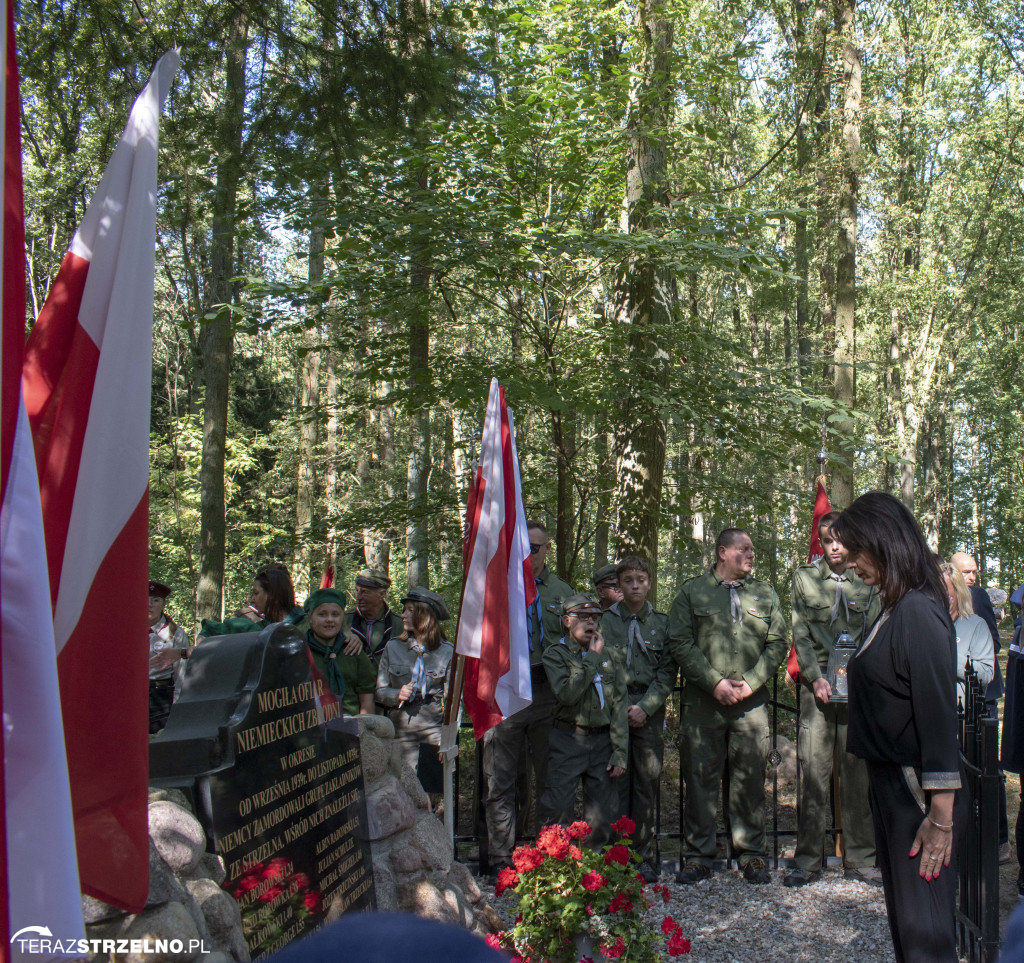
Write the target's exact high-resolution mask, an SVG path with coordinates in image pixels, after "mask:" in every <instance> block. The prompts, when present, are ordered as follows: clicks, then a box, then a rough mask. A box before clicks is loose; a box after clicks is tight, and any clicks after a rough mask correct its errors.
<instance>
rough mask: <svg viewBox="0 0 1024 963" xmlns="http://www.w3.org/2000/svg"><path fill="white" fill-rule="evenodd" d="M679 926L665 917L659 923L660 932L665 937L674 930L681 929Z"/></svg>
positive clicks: (668, 917)
mask: <svg viewBox="0 0 1024 963" xmlns="http://www.w3.org/2000/svg"><path fill="white" fill-rule="evenodd" d="M681 928H682V927H680V925H679V924H678V923H677V922H676V921H675V920H674V919H672V917H671V916H666V917H665V918H664V919H663V920H662V921H661V932H662V933H664V934H665V935H666V936H671V935H672V934H673V933H674V932H675V931H676V930H678V929H681Z"/></svg>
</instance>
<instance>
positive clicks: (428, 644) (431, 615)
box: [405, 601, 441, 652]
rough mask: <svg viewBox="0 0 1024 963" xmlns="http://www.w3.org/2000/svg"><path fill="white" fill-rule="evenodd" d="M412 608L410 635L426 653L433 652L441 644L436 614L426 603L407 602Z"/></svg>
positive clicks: (439, 625) (439, 626)
mask: <svg viewBox="0 0 1024 963" xmlns="http://www.w3.org/2000/svg"><path fill="white" fill-rule="evenodd" d="M405 604H406V605H411V606H412V634H413V635H414V636H415V637H416V641H417V642H419V643H420V644H421V645H423V646H424V648H426V649H427V651H428V652H433V651H434V649H436V648H437V647H438V646H440V644H441V623H440V622H438V621H437V613H436V612H435V611H434V610H433V609H432V608H431V607H430V606H429V605H427V603H426V602H413V601H409V602H406V603H405Z"/></svg>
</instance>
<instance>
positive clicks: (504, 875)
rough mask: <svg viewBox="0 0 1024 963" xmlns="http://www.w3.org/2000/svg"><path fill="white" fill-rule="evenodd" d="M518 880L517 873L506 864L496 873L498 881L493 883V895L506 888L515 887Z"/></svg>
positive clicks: (498, 894)
mask: <svg viewBox="0 0 1024 963" xmlns="http://www.w3.org/2000/svg"><path fill="white" fill-rule="evenodd" d="M518 882H519V874H518V873H517V872H516V871H515V870H514V869H513V868H512V867H511V866H506V867H505V868H504V869H502V871H501V872H500V873H498V881H497V882H496V883H495V884H494V895H495V896H501V894H502V893H504V892H505V890H507V889H515V888H516V884H517V883H518Z"/></svg>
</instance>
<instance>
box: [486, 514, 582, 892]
mask: <svg viewBox="0 0 1024 963" xmlns="http://www.w3.org/2000/svg"><path fill="white" fill-rule="evenodd" d="M526 529H527V534H528V536H529V539H530V565H531V566H532V569H533V577H534V581H535V582H536V585H537V598H536V600H535V601H534V603H533V604H532V605H531V606H529V607H528V608H527V611H526V630H527V634H528V638H529V644H530V680H531V682H532V684H533V702H532V704H531V705H529V706H528V707H527V708H525V709H522V710H520V711H519V712H517V713H516V714H515V715H512V716H509V718H507V719H505V720H504V722H500V723H498V725H496V726H495V727H494V728H493V729H490V730H488V732H487V734H486V735H485V736H484V738H483V770H484V781H485V784H486V787H487V796H486V799H485V801H484V813H485V815H486V818H487V852H488V862H489V864H490V868H491V872H492V873H497V872H499V871H500V870H502V869H504V868H505V867H506V866H511V865H512V850H513V849H514V848H515V843H516V824H517V819H516V815H517V813H516V810H517V792H516V788H517V787H516V778H517V775H519V773H520V769H521V760H523V759H525V758H526V753H527V750H528V752H529V760H530V762H531V763H532V768H533V776H534V786H535V787H536V798H537V799H538V800H539V799H541V798H542V797H543V795H544V788H545V785H546V783H545V777H546V774H547V764H548V733H549V732H550V730H551V719H552V715H553V713H554V709H555V700H554V696H553V695H552V694H551V687H550V686H549V685H548V679H547V675H546V674H545V672H544V666H543V664H542V663H541V657H542V655H543V654H544V651H545V650H546V648H547V647H548V646H552V645H556V644H557V643H558V640H559V638H560V637H561V635H562V626H561V615H562V603H563V602H564V600H565V599H567V598H569V596H571V595H573V594H574V593H573V589H572V587H571V586H569V585H567V584H566V583H565V582H563V581H562V580H561V579H560V578H559V577H558V576H557V575H555V573H554V572H552V571H551V569H549V568H548V567H547V565H546V564H545V563H546V560H547V555H548V552H549V551H550V549H551V540H550V539H549V538H548V533H547V529H546V528H545V527H544V525H543V524H541V523H540V522H535V521H528V522H527V523H526ZM528 799H529V796H528V793H522V794H519V799H518V808H519V809H520V810H521V811H520V812H519V816H520V819H519V820H518V822H519V825H520V827H521V832H522V833H523V834H524V835H526V834H527V830H528V829H530V828H532V827H529V826H528V825H527V820H525V819H524V818H522V817H523V816H524V815H525V810H527V809H528V808H529V803H528Z"/></svg>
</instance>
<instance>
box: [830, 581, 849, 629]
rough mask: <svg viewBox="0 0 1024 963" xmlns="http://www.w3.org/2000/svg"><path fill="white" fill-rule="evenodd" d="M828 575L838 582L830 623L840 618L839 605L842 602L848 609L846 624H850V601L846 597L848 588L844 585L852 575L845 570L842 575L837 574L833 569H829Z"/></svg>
mask: <svg viewBox="0 0 1024 963" xmlns="http://www.w3.org/2000/svg"><path fill="white" fill-rule="evenodd" d="M828 577H829V578H830V579H831V580H832V581H833V582H835V583H836V600H835V601H834V602H833V603H832V618H831V619H830V620H829V623H828V624H829V625H831V624H832V623H833V622H835V620H836V619H838V618H839V606H840V604H841V605H842V606H843V608H844V609H845V610H846V624H847V625H849V624H850V603H849V602H848V601H847V598H846V589H845V587H844V585H843V583H844V582H848V581H849V579H850V577H849V576H848V575H847V574H846V572H843V573H842V575H837V574H836V573H835V572H833V571H832V570H831V569H829V572H828Z"/></svg>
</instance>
